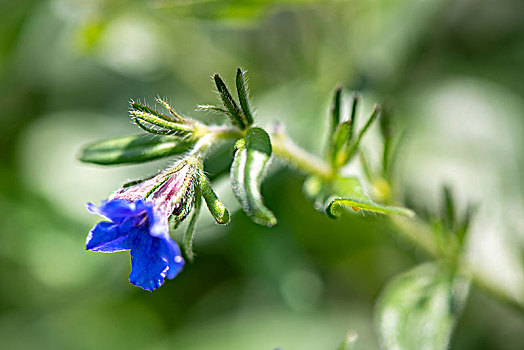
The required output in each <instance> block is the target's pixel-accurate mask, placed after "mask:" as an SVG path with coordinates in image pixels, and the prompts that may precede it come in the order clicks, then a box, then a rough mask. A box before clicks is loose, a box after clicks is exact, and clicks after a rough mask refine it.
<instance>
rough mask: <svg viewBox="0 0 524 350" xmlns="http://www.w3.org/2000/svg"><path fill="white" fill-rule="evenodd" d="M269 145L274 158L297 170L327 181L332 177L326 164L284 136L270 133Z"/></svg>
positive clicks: (330, 170) (279, 133)
mask: <svg viewBox="0 0 524 350" xmlns="http://www.w3.org/2000/svg"><path fill="white" fill-rule="evenodd" d="M271 144H272V146H273V152H274V153H275V155H276V156H278V157H280V158H282V159H284V160H285V161H287V162H288V163H290V164H292V165H294V166H295V167H296V168H297V169H298V170H300V171H302V172H304V173H306V174H311V175H317V176H320V177H322V178H324V179H327V180H329V179H331V178H332V177H333V175H334V174H333V170H332V169H331V167H330V166H329V165H328V164H327V163H326V162H324V161H323V160H321V159H319V158H318V157H316V156H314V155H312V154H311V153H308V152H307V151H305V150H303V149H302V148H300V147H299V146H297V145H296V144H295V143H294V142H293V141H291V139H289V137H288V136H287V135H286V134H284V133H282V132H276V133H272V134H271Z"/></svg>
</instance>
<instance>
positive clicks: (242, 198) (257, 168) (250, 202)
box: [231, 128, 277, 226]
mask: <svg viewBox="0 0 524 350" xmlns="http://www.w3.org/2000/svg"><path fill="white" fill-rule="evenodd" d="M235 147H236V151H235V157H234V160H233V164H232V165H231V184H232V187H233V192H234V194H235V196H236V198H237V199H238V201H239V202H240V204H241V205H242V209H243V210H244V211H245V212H246V213H247V214H248V215H249V216H250V217H251V219H252V220H253V221H254V222H256V223H257V224H260V225H266V226H273V225H275V224H276V222H277V219H276V218H275V215H273V213H272V212H271V211H270V210H269V209H268V208H266V206H265V205H264V203H263V201H262V195H261V193H260V184H261V182H262V178H263V176H264V173H265V171H266V168H267V166H268V165H269V160H270V158H271V153H272V147H271V141H270V139H269V135H268V134H267V133H266V132H265V131H264V130H263V129H261V128H251V129H249V130H248V132H247V134H246V137H245V139H241V140H239V142H237V144H236V146H235Z"/></svg>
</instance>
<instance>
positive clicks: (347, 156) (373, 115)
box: [338, 102, 380, 166]
mask: <svg viewBox="0 0 524 350" xmlns="http://www.w3.org/2000/svg"><path fill="white" fill-rule="evenodd" d="M355 103H356V102H355ZM379 112H380V106H379V105H375V107H374V108H373V112H372V113H371V116H370V117H369V119H368V120H367V122H366V124H365V125H364V127H363V128H362V129H361V130H360V132H359V133H358V136H357V138H356V140H355V141H353V142H352V143H351V146H350V147H349V148H348V150H347V151H346V154H345V155H344V157H342V158H341V163H339V164H338V165H339V166H342V165H344V164H346V163H347V162H348V161H349V160H350V159H351V158H352V157H353V156H354V155H355V153H356V152H357V151H358V147H359V146H360V141H362V137H364V135H365V134H366V133H367V132H368V130H369V128H370V127H371V125H373V123H374V122H375V120H376V119H377V117H378V115H379ZM351 125H354V124H351ZM353 129H354V126H352V127H351V129H350V132H349V138H350V139H351V138H352V137H353V136H352V133H353ZM348 141H349V140H348Z"/></svg>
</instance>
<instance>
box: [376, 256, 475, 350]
mask: <svg viewBox="0 0 524 350" xmlns="http://www.w3.org/2000/svg"><path fill="white" fill-rule="evenodd" d="M468 287H469V283H468V281H467V280H466V279H465V278H463V277H460V276H456V275H454V274H453V273H451V272H450V271H447V270H443V268H442V267H440V266H438V265H437V264H436V263H431V264H424V265H421V266H418V267H416V268H414V269H412V270H410V271H408V272H405V273H403V274H401V275H400V276H398V277H396V278H395V279H393V281H391V282H390V283H389V284H388V285H387V287H386V288H385V290H384V291H383V292H382V294H381V296H380V299H379V302H378V304H377V308H376V319H377V321H378V322H377V328H378V331H379V335H380V340H381V343H382V348H383V349H386V350H393V349H406V350H411V349H413V350H417V349H428V350H446V349H448V347H449V344H450V340H451V335H452V332H453V328H454V327H455V324H456V320H457V318H458V316H459V314H460V312H461V310H462V308H463V305H464V303H465V301H466V299H467V295H468V289H469V288H468Z"/></svg>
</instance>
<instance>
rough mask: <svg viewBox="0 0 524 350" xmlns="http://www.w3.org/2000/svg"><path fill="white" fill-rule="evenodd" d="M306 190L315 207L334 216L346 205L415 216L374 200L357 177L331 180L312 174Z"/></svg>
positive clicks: (305, 186)
mask: <svg viewBox="0 0 524 350" xmlns="http://www.w3.org/2000/svg"><path fill="white" fill-rule="evenodd" d="M304 192H305V194H306V196H307V197H309V198H310V199H311V200H312V201H313V205H314V207H315V208H316V209H317V210H318V211H321V212H324V213H326V214H327V215H328V216H330V217H332V218H336V217H338V216H339V215H340V214H341V210H340V209H341V208H342V207H346V208H349V209H352V210H353V211H355V212H358V211H361V210H363V211H369V212H374V213H379V214H389V215H404V216H413V215H414V213H413V212H412V211H411V210H409V209H406V208H399V207H392V206H386V205H381V204H377V203H375V202H373V201H372V200H371V199H370V198H369V197H368V196H367V195H366V193H365V192H364V190H363V189H362V185H361V184H360V181H359V180H358V179H357V178H356V177H342V176H338V177H336V178H335V179H333V180H331V181H325V180H323V179H321V178H319V177H315V176H311V177H309V178H307V179H306V181H305V182H304Z"/></svg>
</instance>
